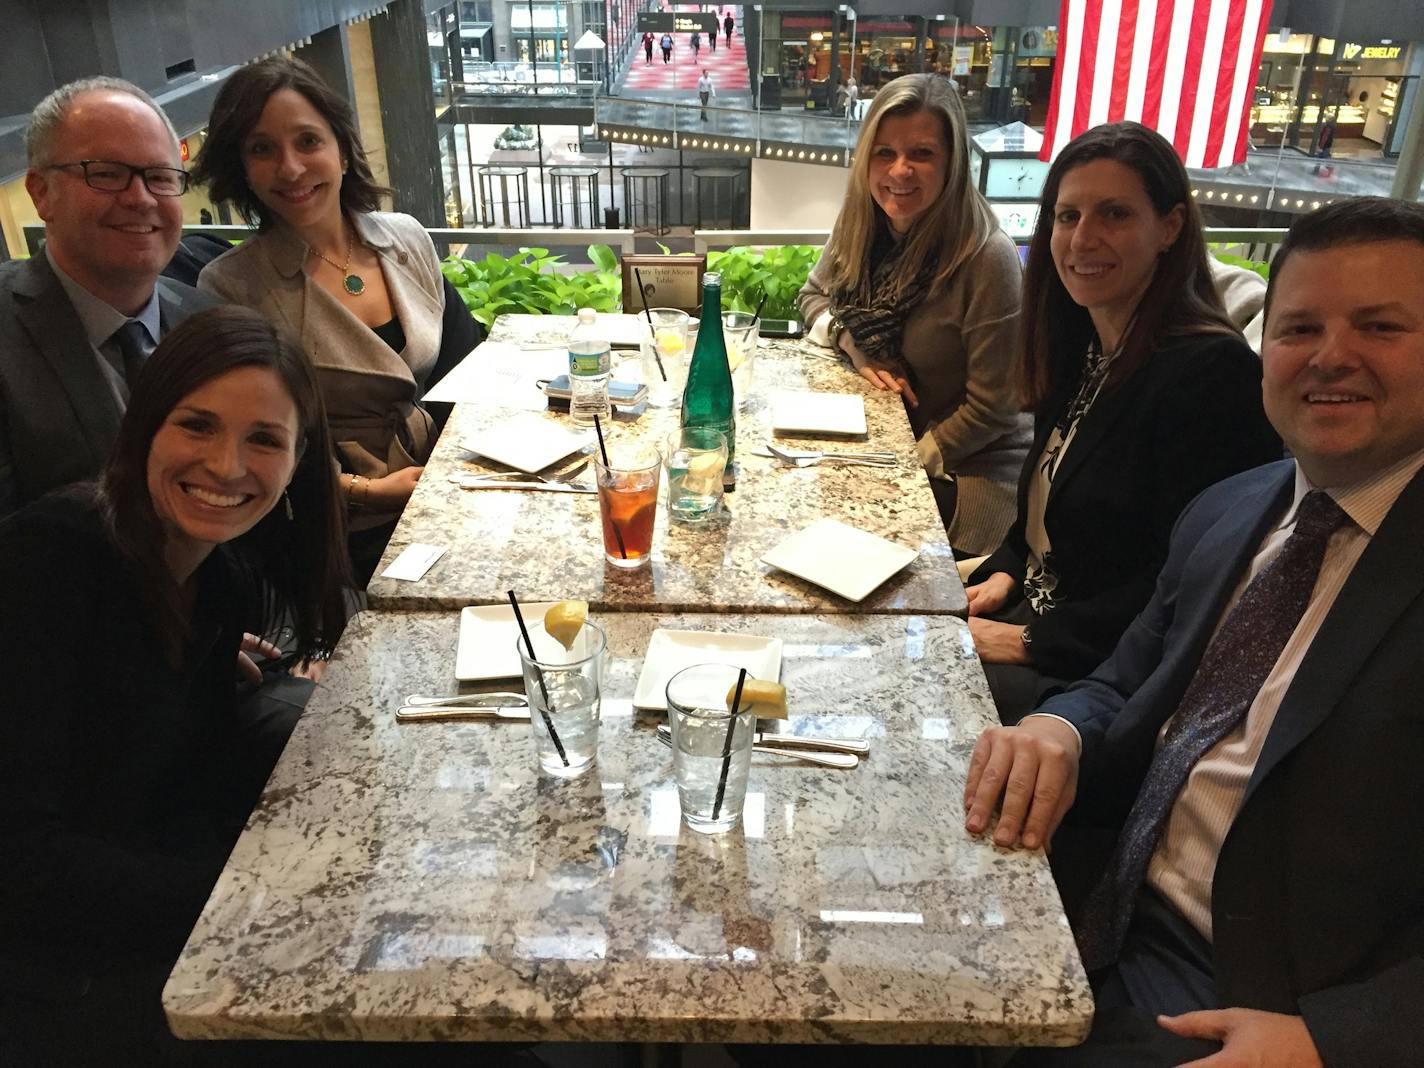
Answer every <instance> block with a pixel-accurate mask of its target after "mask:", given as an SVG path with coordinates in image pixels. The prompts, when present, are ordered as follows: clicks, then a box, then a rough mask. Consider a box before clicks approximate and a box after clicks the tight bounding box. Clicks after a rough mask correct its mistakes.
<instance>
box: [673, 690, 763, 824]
mask: <svg viewBox="0 0 1424 1068" xmlns="http://www.w3.org/2000/svg"><path fill="white" fill-rule="evenodd" d="M740 673H741V670H740V669H739V668H735V667H732V666H731V665H729V664H697V665H695V666H693V667H689V668H684V669H683V670H681V671H679V672H678V673H677V674H676V675H674V676H673V677H672V678H671V679H670V680H669V681H668V685H667V706H668V722H669V723H670V725H671V726H672V754H673V756H672V759H673V773H674V775H675V776H676V778H677V796H678V801H679V803H680V804H681V807H682V818H683V819H684V820H685V821H687V825H688V826H689V827H691V828H692V829H693V830H694V831H699V832H701V833H702V834H720V833H721V832H723V831H730V830H731V829H732V828H733V827H735V826H736V825H737V824H738V823H740V822H741V819H742V805H743V803H744V802H745V800H746V796H747V773H748V770H749V769H750V767H751V762H752V741H753V734H754V732H755V730H756V717H755V714H754V713H753V712H752V710H751V707H750V706H745V707H746V711H744V712H739V713H737V714H736V715H733V714H732V712H731V711H730V709H729V707H728V704H729V701H728V696H727V695H728V692H729V691H730V690H731V689H733V688H734V687H735V686H736V684H737V676H738V675H739V674H740Z"/></svg>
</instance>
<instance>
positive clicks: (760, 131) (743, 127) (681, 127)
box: [593, 93, 860, 163]
mask: <svg viewBox="0 0 1424 1068" xmlns="http://www.w3.org/2000/svg"><path fill="white" fill-rule="evenodd" d="M593 119H594V122H596V123H597V124H598V126H599V128H600V129H601V130H604V132H605V136H611V138H612V139H614V140H619V141H625V140H626V141H631V142H632V143H642V144H651V145H655V146H662V147H667V146H669V145H670V144H671V141H670V140H669V141H664V140H662V138H661V135H663V134H665V133H674V132H675V133H677V134H678V135H679V140H682V139H684V138H693V139H698V140H700V139H701V138H703V137H704V136H705V137H707V138H710V139H713V140H716V139H717V138H723V139H727V138H734V139H736V140H737V141H739V142H750V143H761V144H771V145H777V146H786V147H789V148H792V152H791V153H790V154H789V155H788V156H787V158H788V159H792V158H798V157H797V156H796V153H797V152H804V153H806V155H802V156H800V157H799V159H800V160H801V161H802V162H809V161H810V160H808V158H807V156H808V155H810V154H811V152H812V150H814V151H815V152H816V153H818V154H821V153H824V154H828V155H827V158H824V159H817V160H816V162H841V163H844V162H846V156H847V154H848V152H849V150H850V149H851V148H853V147H854V146H855V141H856V137H857V136H858V135H859V132H860V127H859V124H858V123H855V122H851V121H848V120H846V119H834V118H830V117H829V116H821V115H815V114H809V113H805V112H779V111H752V110H749V109H745V108H724V107H717V106H715V105H712V106H709V107H706V108H704V107H702V106H701V105H700V104H698V103H696V102H691V103H682V102H672V101H665V100H641V99H637V98H634V97H627V96H605V95H603V94H601V93H600V94H599V95H598V96H597V97H595V99H594V102H593ZM625 133H626V134H632V135H634V136H631V137H625V136H623V135H624V134H625ZM644 135H646V136H644ZM748 154H750V153H748Z"/></svg>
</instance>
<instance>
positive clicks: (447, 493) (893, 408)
mask: <svg viewBox="0 0 1424 1068" xmlns="http://www.w3.org/2000/svg"><path fill="white" fill-rule="evenodd" d="M572 322H573V320H572V318H571V317H567V316H534V315H509V316H503V317H501V318H500V319H499V320H498V321H497V323H496V328H495V330H494V331H493V332H492V338H493V339H494V340H504V341H518V342H520V343H522V344H525V345H530V346H538V345H543V346H545V350H544V351H542V353H541V352H539V351H534V352H524V353H521V352H519V351H517V350H512V351H510V352H509V353H508V354H505V355H503V356H500V357H486V356H485V354H484V353H479V354H477V355H476V356H475V357H472V358H474V359H488V362H489V364H490V366H489V368H488V376H489V381H490V383H491V390H490V395H489V397H488V399H484V400H481V401H478V402H465V403H461V404H458V405H456V407H455V411H454V413H453V415H452V416H451V419H450V422H449V423H448V424H447V426H446V428H445V431H444V433H443V434H442V435H441V438H440V441H439V444H438V445H437V446H436V449H435V454H434V456H433V457H432V458H431V461H430V463H429V464H428V465H427V466H426V470H425V474H424V476H423V477H422V478H421V480H420V483H419V485H418V486H417V487H416V490H415V494H414V495H413V496H412V497H411V500H410V503H409V504H408V505H407V506H406V509H405V512H404V514H403V515H402V516H401V520H400V524H399V525H398V526H397V528H396V531H395V535H394V536H393V537H392V539H391V542H390V545H389V546H388V547H387V550H386V555H385V558H384V559H383V560H382V563H381V565H380V567H378V568H377V577H376V578H375V579H373V580H372V582H371V584H370V586H369V588H368V595H369V597H370V603H371V604H372V605H373V606H376V607H381V608H402V609H421V608H459V607H463V606H465V605H469V604H491V603H494V602H498V601H503V600H504V599H505V591H506V590H510V589H514V590H516V591H517V592H518V595H519V597H520V598H521V599H523V600H527V601H541V600H542V601H553V600H561V599H563V598H565V597H581V598H584V599H585V600H587V601H589V602H590V603H591V604H592V605H593V606H594V608H595V609H632V610H639V609H645V610H654V611H698V610H702V611H717V612H855V611H861V612H903V613H933V614H939V613H950V614H956V615H964V614H965V612H966V610H967V602H966V599H965V596H964V587H963V585H962V584H961V582H960V580H959V573H958V571H957V570H956V569H955V566H954V558H953V556H952V554H951V553H950V549H949V542H948V540H947V539H946V537H945V533H944V527H943V525H942V524H941V522H940V519H939V513H938V511H937V510H936V508H935V502H934V495H933V494H932V493H931V491H930V488H929V483H928V481H927V479H926V478H925V474H924V471H923V470H922V468H921V467H920V463H919V460H918V459H917V457H916V454H915V442H914V438H913V436H912V435H911V433H910V428H909V421H908V420H907V419H906V418H905V411H904V408H903V406H902V404H901V401H900V398H899V397H898V395H896V394H892V393H887V392H882V391H878V390H875V389H873V388H872V387H871V386H870V385H869V384H868V383H867V382H866V381H865V380H864V379H863V378H861V377H860V376H859V375H857V374H855V373H854V372H853V371H851V370H850V367H849V365H848V364H846V363H844V362H843V361H841V360H839V359H837V358H834V357H832V356H831V355H830V354H829V353H827V352H826V350H824V349H817V348H816V347H815V346H812V345H810V344H809V343H806V342H772V341H770V340H763V342H762V345H761V347H760V348H759V349H758V353H757V363H756V367H755V380H756V384H755V387H754V389H753V390H752V393H751V396H750V397H749V398H748V399H747V402H746V403H745V404H744V406H743V407H742V408H741V409H740V410H739V411H738V412H737V458H738V461H739V463H740V469H741V472H740V478H739V480H738V483H737V489H736V492H735V493H732V494H729V495H728V496H727V504H728V507H727V509H726V511H725V512H724V514H723V515H721V516H719V517H718V518H717V519H715V520H713V521H711V522H709V523H706V524H703V525H701V526H697V527H690V526H683V525H676V524H669V522H668V519H667V513H666V509H665V504H666V495H667V487H666V485H665V484H664V485H663V486H662V488H661V490H660V494H661V496H660V498H659V514H658V518H657V523H656V526H655V533H654V538H653V551H652V557H651V563H650V565H649V566H648V567H646V568H643V569H641V570H638V571H633V572H626V571H622V570H620V569H618V568H615V567H612V566H610V565H608V564H607V563H605V561H604V557H603V542H602V534H601V529H600V525H599V519H598V499H597V497H595V496H592V495H579V494H565V493H539V492H528V491H518V490H476V491H470V490H462V489H460V488H458V487H456V486H453V485H452V484H451V482H450V479H451V477H452V476H454V475H457V474H460V473H468V472H488V471H490V470H504V469H503V468H500V467H499V465H496V464H487V463H484V462H482V461H480V459H479V458H478V457H475V456H474V455H473V454H472V453H470V452H469V451H468V450H466V449H464V448H462V447H461V446H460V444H459V443H460V441H461V440H462V439H464V438H466V437H468V436H469V435H470V434H472V433H473V432H475V431H476V430H478V429H480V428H482V427H485V426H488V425H490V424H492V423H493V422H496V421H498V420H500V419H504V418H508V417H509V416H511V415H514V414H515V413H516V412H517V411H519V406H520V405H523V406H524V407H525V408H526V409H527V408H529V407H536V408H539V409H541V410H542V409H543V408H544V402H543V395H542V394H540V393H538V392H537V391H536V390H535V389H534V387H533V384H532V377H531V376H529V375H527V374H526V376H525V380H524V381H523V382H522V383H520V382H519V374H520V366H519V365H520V362H521V361H522V360H534V359H537V358H538V357H540V356H541V355H542V357H543V362H544V363H546V364H547V363H548V357H549V355H550V353H549V352H548V351H547V349H548V346H552V345H557V344H560V343H561V342H562V339H563V338H564V337H565V336H566V335H567V333H568V330H569V328H570V325H571V324H572ZM634 364H635V365H636V360H634ZM777 388H784V389H812V390H820V391H826V392H839V393H858V394H861V395H862V396H863V397H864V399H865V412H866V423H867V427H868V430H869V433H868V435H867V441H866V442H865V443H850V444H848V445H843V446H842V447H843V448H848V449H856V448H870V449H884V450H891V451H893V452H895V453H896V455H897V456H898V458H899V463H898V465H897V466H896V467H894V468H892V469H888V470H882V469H879V468H874V467H861V466H856V467H850V466H839V465H835V466H832V465H820V466H815V467H806V468H788V467H787V466H786V465H784V464H782V463H781V462H780V461H777V460H773V459H770V458H765V457H760V456H755V455H753V454H752V450H753V449H754V448H755V447H757V446H759V445H762V444H764V443H765V442H766V441H768V440H769V439H770V438H771V412H770V399H769V396H768V393H769V391H770V390H773V389H777ZM531 400H532V404H531ZM543 417H544V418H547V419H550V420H554V421H557V422H559V423H561V424H562V425H565V426H568V425H570V424H569V422H568V416H567V414H566V413H559V412H557V411H546V412H544V416H543ZM676 426H677V413H676V410H675V409H670V410H667V409H665V410H658V409H648V410H646V411H643V412H642V413H641V414H640V415H638V416H637V417H636V418H631V419H630V418H627V417H624V416H620V417H618V418H617V419H616V420H615V425H614V427H613V428H612V430H611V431H610V432H609V434H610V438H614V437H616V438H622V437H628V436H638V437H643V436H647V437H651V438H653V439H654V440H656V441H658V442H659V443H661V442H662V441H663V440H665V438H666V435H667V434H668V433H669V432H670V431H672V430H673V429H675V428H676ZM776 440H777V441H778V443H783V444H786V445H787V446H789V447H792V448H830V447H834V446H832V445H828V444H827V442H826V441H825V440H819V441H815V440H809V439H796V438H781V437H779V438H777V439H776ZM585 477H586V478H587V479H588V480H589V482H590V484H591V479H592V476H591V475H589V476H585ZM823 516H829V517H831V518H834V519H839V520H841V521H842V522H845V523H848V524H850V525H851V526H855V527H859V528H860V529H862V530H867V531H870V532H871V533H873V534H878V535H880V536H881V537H883V538H887V539H889V540H890V541H894V542H898V543H899V544H901V545H905V546H907V547H909V548H912V549H916V550H918V552H919V554H920V555H919V558H918V559H916V560H915V561H914V562H913V563H911V564H910V565H909V566H908V567H907V568H905V569H904V570H903V571H901V572H900V573H899V574H898V575H896V576H894V577H893V578H891V579H890V580H889V581H887V582H886V583H885V584H884V585H882V586H881V587H880V588H879V589H878V590H876V591H874V592H873V593H872V594H870V595H869V596H868V597H866V598H865V600H863V601H861V602H859V603H855V602H851V601H848V600H845V599H844V598H842V597H839V596H837V595H836V594H833V593H829V592H827V591H826V590H823V589H821V588H820V587H818V586H815V585H813V584H811V583H809V582H806V581H804V580H802V579H799V578H795V577H793V576H791V575H789V574H786V573H785V572H781V571H778V570H776V569H774V568H772V567H770V566H769V565H767V564H764V563H762V562H761V557H762V555H763V554H765V553H766V552H767V551H769V550H770V549H771V548H773V547H774V546H775V545H776V544H777V543H778V542H780V541H781V540H782V539H783V538H785V537H786V536H787V535H789V534H791V533H793V532H795V531H797V530H800V529H801V528H803V527H805V526H807V525H809V524H810V523H812V522H814V521H815V520H817V519H820V518H821V517H823ZM414 543H418V544H426V545H438V546H442V547H445V548H446V550H447V551H446V553H445V555H444V556H443V557H442V558H441V559H440V560H438V561H437V562H436V563H435V565H434V566H433V567H432V568H431V569H430V570H429V571H428V572H427V573H426V574H425V576H424V577H423V578H421V579H420V580H418V581H414V582H407V581H400V580H395V579H387V578H381V577H380V572H381V571H384V570H385V568H386V566H387V565H389V563H390V562H391V561H392V560H393V559H394V558H395V557H396V555H398V554H399V553H400V552H401V551H402V550H403V549H405V548H406V547H407V546H408V545H411V544H414Z"/></svg>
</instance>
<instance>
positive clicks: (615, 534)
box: [593, 415, 628, 560]
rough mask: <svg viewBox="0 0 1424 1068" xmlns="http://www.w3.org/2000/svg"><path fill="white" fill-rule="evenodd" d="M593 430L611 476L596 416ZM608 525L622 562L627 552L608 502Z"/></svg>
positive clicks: (610, 465) (611, 469) (621, 533)
mask: <svg viewBox="0 0 1424 1068" xmlns="http://www.w3.org/2000/svg"><path fill="white" fill-rule="evenodd" d="M593 429H594V430H596V431H598V451H599V452H601V453H603V466H604V467H606V468H607V469H608V471H609V474H610V475H611V474H612V473H613V465H612V464H611V463H609V461H608V446H607V445H605V444H603V420H602V419H600V418H599V417H598V416H596V415H595V416H594V417H593ZM608 525H609V526H610V527H612V528H613V540H614V541H616V542H617V543H618V555H619V556H621V557H623V559H624V560H626V559H628V550H627V548H626V547H625V546H624V544H623V532H622V531H621V530H619V529H618V520H616V519H614V518H613V502H612V501H609V502H608Z"/></svg>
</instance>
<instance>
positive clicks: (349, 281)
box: [312, 235, 366, 297]
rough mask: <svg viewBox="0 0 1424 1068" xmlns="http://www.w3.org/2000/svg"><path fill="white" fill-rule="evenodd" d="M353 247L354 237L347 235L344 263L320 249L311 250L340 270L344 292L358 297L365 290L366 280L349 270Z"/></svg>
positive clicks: (354, 243) (354, 244) (354, 245)
mask: <svg viewBox="0 0 1424 1068" xmlns="http://www.w3.org/2000/svg"><path fill="white" fill-rule="evenodd" d="M355 247H356V241H355V238H353V237H351V236H350V235H348V236H347V238H346V262H345V263H337V262H336V261H335V260H333V259H331V258H330V257H329V256H327V255H326V254H325V253H323V252H322V251H321V250H320V249H313V250H312V251H313V252H315V253H316V254H317V256H319V257H320V258H321V259H323V260H326V262H327V263H329V264H331V265H332V266H333V267H335V268H336V269H337V270H338V271H340V272H341V275H342V278H341V286H342V288H343V289H345V290H346V292H348V293H350V294H351V295H352V296H353V297H359V296H360V295H361V294H362V293H364V292H366V280H365V279H364V278H362V277H361V276H360V275H359V274H357V273H356V272H355V271H353V270H351V252H352V250H353V249H354V248H355Z"/></svg>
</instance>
